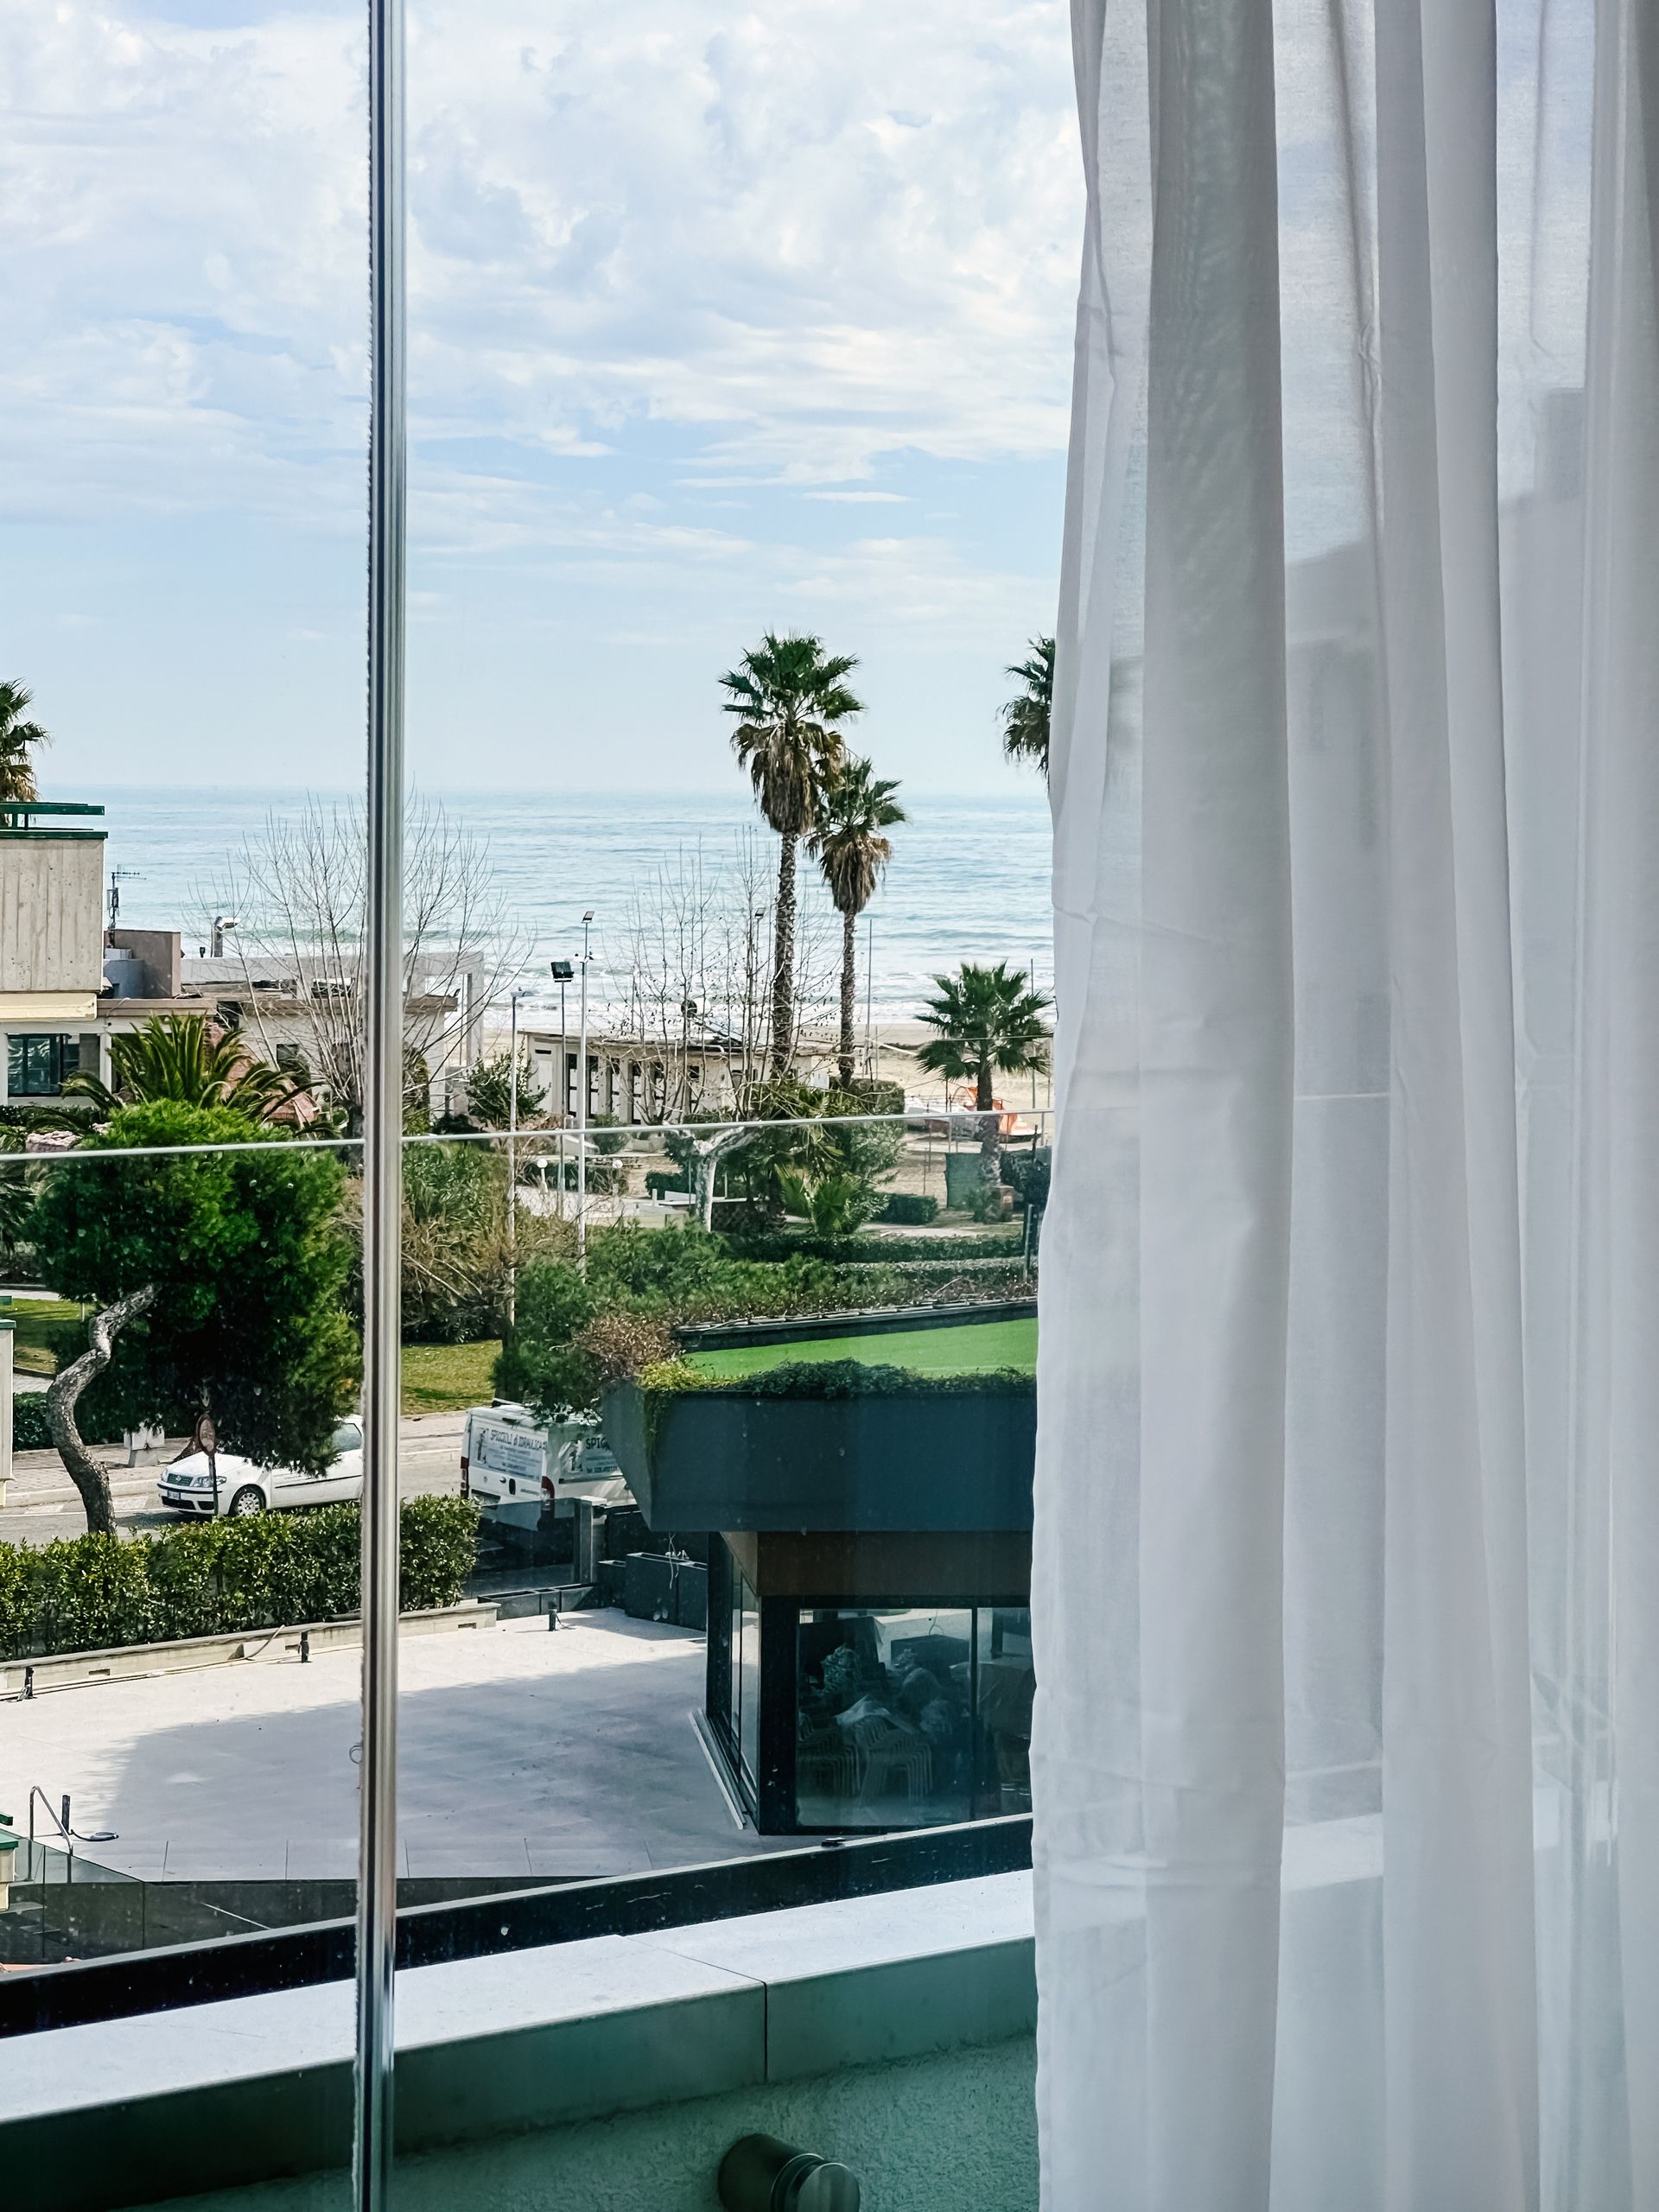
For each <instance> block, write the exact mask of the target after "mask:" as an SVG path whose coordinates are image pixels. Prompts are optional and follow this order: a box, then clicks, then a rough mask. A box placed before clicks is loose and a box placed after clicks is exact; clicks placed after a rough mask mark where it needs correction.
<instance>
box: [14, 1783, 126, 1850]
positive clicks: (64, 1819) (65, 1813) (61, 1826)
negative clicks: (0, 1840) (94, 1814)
mask: <svg viewBox="0 0 1659 2212" xmlns="http://www.w3.org/2000/svg"><path fill="white" fill-rule="evenodd" d="M37 1797H38V1798H39V1799H40V1801H41V1804H42V1805H44V1806H45V1808H46V1814H47V1818H48V1820H49V1821H51V1823H52V1825H53V1827H54V1828H56V1830H57V1832H58V1834H60V1836H61V1837H62V1839H63V1840H64V1842H65V1844H66V1845H67V1847H68V1853H69V1856H70V1858H71V1859H73V1857H74V1855H75V1846H76V1845H77V1844H78V1843H115V1842H118V1840H119V1833H120V1832H119V1830H118V1829H116V1828H93V1829H92V1830H90V1831H89V1832H88V1833H87V1834H86V1835H82V1834H81V1833H80V1831H79V1828H76V1827H72V1826H71V1824H70V1819H69V1802H70V1801H69V1792H68V1791H67V1789H66V1790H65V1791H64V1793H63V1796H62V1797H61V1798H60V1801H59V1802H60V1805H61V1806H62V1810H61V1812H57V1813H54V1811H53V1809H52V1800H51V1799H50V1798H49V1797H48V1796H47V1794H46V1792H45V1790H44V1789H41V1785H40V1783H38V1782H31V1783H29V1862H30V1864H31V1865H33V1863H34V1858H35V1799H36V1798H37Z"/></svg>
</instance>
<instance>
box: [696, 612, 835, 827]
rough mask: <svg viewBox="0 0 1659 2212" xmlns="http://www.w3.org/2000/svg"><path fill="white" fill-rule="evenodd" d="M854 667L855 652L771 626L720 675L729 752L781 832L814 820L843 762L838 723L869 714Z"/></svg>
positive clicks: (762, 807)
mask: <svg viewBox="0 0 1659 2212" xmlns="http://www.w3.org/2000/svg"><path fill="white" fill-rule="evenodd" d="M857 665H858V663H857V661H856V660H855V658H853V657H852V655H851V654H850V653H826V652H824V650H823V640H822V639H817V638H807V637H786V638H780V637H777V636H775V635H773V633H772V632H770V631H768V632H767V633H766V636H765V637H764V638H763V639H761V641H760V644H759V645H757V646H756V647H755V648H754V649H753V652H747V653H745V654H744V656H743V658H742V659H741V661H740V662H739V663H738V664H737V666H736V667H735V668H734V669H733V670H730V671H728V673H727V674H726V675H724V676H722V677H721V679H720V682H721V690H724V691H725V692H727V693H728V698H727V699H726V700H725V701H724V702H722V703H723V706H724V710H725V712H726V713H727V714H728V715H735V716H736V717H737V728H735V729H734V731H733V732H732V750H733V751H734V753H736V755H737V757H738V760H739V761H740V762H741V765H742V766H744V767H745V768H747V770H748V772H749V780H750V782H751V784H752V785H753V788H754V796H755V798H756V800H757V801H758V803H759V804H760V811H761V813H762V814H763V815H765V817H766V820H767V822H768V823H770V824H771V826H772V829H776V830H777V831H779V834H780V835H781V836H786V837H804V836H807V835H808V833H809V832H810V830H811V829H813V827H814V826H815V824H816V823H817V818H818V804H819V797H820V794H821V792H822V791H823V787H824V785H825V784H826V782H827V781H828V780H829V778H830V777H831V776H832V775H833V774H834V772H835V771H836V769H837V768H838V767H839V766H840V765H841V760H842V732H841V730H840V728H838V727H837V725H839V724H840V723H842V722H844V721H850V720H851V719H852V717H853V716H854V715H860V714H862V713H863V711H864V708H863V702H862V701H861V700H860V699H858V698H857V697H855V695H854V694H853V693H852V692H851V691H850V690H849V689H848V687H847V684H846V683H845V681H844V679H845V678H846V677H849V676H850V675H851V674H852V672H853V671H854V670H855V668H856V667H857Z"/></svg>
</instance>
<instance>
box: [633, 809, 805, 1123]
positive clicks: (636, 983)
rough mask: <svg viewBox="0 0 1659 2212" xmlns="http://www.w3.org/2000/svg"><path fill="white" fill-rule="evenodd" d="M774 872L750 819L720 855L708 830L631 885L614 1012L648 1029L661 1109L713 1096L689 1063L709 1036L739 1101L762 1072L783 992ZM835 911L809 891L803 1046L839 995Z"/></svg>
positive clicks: (800, 964) (800, 994)
mask: <svg viewBox="0 0 1659 2212" xmlns="http://www.w3.org/2000/svg"><path fill="white" fill-rule="evenodd" d="M772 873H773V870H772V857H771V854H770V852H769V850H768V849H767V848H766V843H765V842H764V840H763V839H762V838H761V836H760V834H759V833H758V832H757V831H755V830H754V829H748V828H745V829H741V830H740V831H739V832H738V833H737V834H736V836H734V839H733V840H732V842H731V843H730V844H729V845H728V846H726V847H725V848H723V849H721V850H720V851H718V852H717V853H716V854H715V855H710V854H709V851H708V850H707V849H705V847H704V846H703V845H702V844H701V843H700V842H699V843H696V844H692V845H688V846H682V847H681V848H680V849H679V850H678V851H677V853H676V854H675V855H673V856H672V858H671V859H664V860H663V861H658V864H657V866H656V867H655V868H653V869H652V871H651V872H650V873H649V874H647V875H645V876H644V877H642V878H641V879H639V880H638V881H637V882H636V883H635V884H634V886H633V889H632V898H631V900H630V904H629V908H628V914H627V919H626V924H625V925H624V931H623V959H624V963H625V968H624V972H623V974H622V975H621V976H617V977H615V978H614V981H613V988H614V989H616V991H617V996H618V1001H619V1002H618V1004H617V1005H616V1007H615V1009H614V1012H613V1020H614V1022H615V1024H616V1026H617V1027H619V1028H621V1029H625V1030H626V1033H628V1034H629V1035H630V1036H633V1037H637V1038H639V1039H640V1040H641V1042H642V1043H643V1044H644V1045H645V1046H646V1048H647V1049H648V1050H649V1052H650V1055H651V1058H652V1062H653V1063H654V1064H655V1065H656V1066H657V1067H658V1069H659V1070H660V1071H661V1072H660V1077H659V1080H658V1084H656V1086H655V1090H656V1095H655V1096H654V1098H653V1099H652V1103H651V1108H650V1115H651V1118H652V1119H653V1120H661V1121H664V1122H676V1121H677V1120H679V1119H680V1118H681V1117H682V1116H690V1115H691V1114H693V1113H694V1112H696V1111H699V1110H701V1109H705V1108H707V1106H708V1105H709V1103H710V1102H709V1100H707V1099H702V1098H699V1096H697V1095H696V1085H695V1082H694V1077H693V1073H692V1067H693V1062H694V1059H696V1058H701V1057H702V1056H703V1055H704V1054H705V1053H706V1052H707V1049H708V1047H709V1045H710V1044H715V1045H718V1046H720V1047H721V1048H722V1049H723V1051H724V1052H725V1056H726V1065H727V1068H728V1074H729V1077H730V1084H731V1094H732V1097H733V1100H734V1102H737V1103H741V1101H742V1100H743V1099H744V1098H745V1097H746V1096H747V1095H748V1092H749V1091H750V1090H751V1089H752V1088H753V1085H754V1084H756V1083H759V1082H760V1081H761V1080H763V1078H764V1077H765V1075H766V1068H767V1065H768V1062H769V1060H770V1058H771V1054H772V1001H773V997H774V992H773V988H772V982H773V979H772V969H771V964H770V963H771V948H772V935H773V930H772V919H773V918H772V896H773V885H772ZM815 889H816V887H815ZM821 910H823V911H821ZM832 919H833V918H832V917H831V916H830V915H829V912H828V911H827V909H824V906H823V900H822V899H821V898H818V897H817V896H814V897H812V898H810V899H808V900H804V902H803V906H802V912H801V915H800V919H799V923H798V927H797V930H796V931H795V957H796V968H795V983H794V992H793V1003H794V1006H795V1008H796V1015H797V1047H798V1052H801V1053H802V1055H803V1056H804V1057H805V1056H809V1055H810V1047H807V1046H804V1032H805V1030H806V1029H807V1027H808V1025H809V1023H810V1022H811V1021H812V1020H815V1019H817V1020H822V1019H823V1015H824V1014H825V1013H826V1012H827V1010H828V1009H829V1006H830V1004H831V1002H832V999H833V990H834V976H835V954H834V945H833V943H832V939H833V935H834V932H833V930H832V928H831V926H830V924H831V921H832ZM624 992H626V1001H625V1002H624V1000H623V994H624Z"/></svg>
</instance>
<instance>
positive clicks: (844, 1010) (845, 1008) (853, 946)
mask: <svg viewBox="0 0 1659 2212" xmlns="http://www.w3.org/2000/svg"><path fill="white" fill-rule="evenodd" d="M857 961H858V916H857V915H856V914H854V913H845V914H843V915H842V918H841V1087H842V1090H851V1089H852V1087H853V1001H854V999H855V995H856V993H857V988H858V976H857Z"/></svg>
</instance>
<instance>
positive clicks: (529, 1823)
mask: <svg viewBox="0 0 1659 2212" xmlns="http://www.w3.org/2000/svg"><path fill="white" fill-rule="evenodd" d="M400 1678H401V1687H402V1695H401V1702H400V1706H399V1726H400V1731H401V1744H400V1765H399V1780H398V1829H399V1872H403V1873H407V1874H411V1875H423V1874H424V1875H433V1874H467V1875H474V1874H476V1875H516V1876H524V1875H525V1874H548V1875H568V1876H573V1877H581V1876H583V1875H602V1874H621V1873H632V1872H644V1871H647V1870H649V1869H650V1868H652V1867H657V1866H687V1865H692V1864H695V1863H696V1862H697V1861H698V1860H702V1859H732V1858H736V1857H739V1856H740V1855H742V1854H744V1853H749V1852H753V1851H757V1850H767V1849H772V1850H779V1849H788V1848H791V1847H795V1848H798V1839H791V1838H788V1837H758V1836H756V1835H755V1834H753V1831H752V1830H750V1829H747V1828H740V1827H738V1825H737V1823H736V1821H734V1818H733V1815H732V1814H731V1813H730V1811H729V1810H728V1807H727V1803H726V1800H725V1798H724V1797H723V1796H722V1795H721V1790H720V1789H719V1787H718V1785H717V1784H716V1783H715V1778H714V1775H713V1773H712V1771H711V1770H710V1768H709V1762H708V1758H707V1757H706V1756H705V1753H704V1751H703V1749H702V1744H701V1742H700V1740H699V1739H698V1738H697V1735H696V1732H695V1730H694V1728H693V1726H692V1720H691V1715H692V1713H693V1710H694V1708H696V1707H701V1705H702V1689H703V1642H702V1637H699V1636H695V1635H693V1634H691V1633H690V1632H689V1631H687V1630H683V1629H675V1628H669V1627H665V1626H662V1625H659V1624H657V1623H655V1622H651V1621H633V1620H629V1619H628V1618H626V1616H625V1615H624V1614H622V1613H620V1612H617V1611H598V1612H591V1613H583V1614H572V1615H567V1616H566V1618H565V1621H564V1624H563V1627H562V1628H560V1629H559V1630H557V1632H556V1633H555V1632H550V1630H548V1629H547V1628H546V1626H545V1625H544V1624H543V1623H542V1622H540V1621H537V1620H535V1619H528V1618H527V1619H524V1620H518V1621H510V1622H505V1623H503V1624H500V1625H499V1626H498V1627H496V1628H493V1629H482V1630H464V1631H461V1632H456V1633H448V1634H440V1635H427V1636H405V1637H404V1638H403V1639H402V1648H401V1660H400ZM358 1690H359V1653H358V1652H356V1651H353V1650H348V1651H338V1652H327V1653H319V1654H318V1655H317V1656H316V1657H315V1658H314V1659H313V1660H312V1661H311V1662H310V1663H309V1664H308V1665H307V1666H301V1665H300V1664H298V1662H296V1661H294V1660H291V1659H272V1660H264V1661H255V1662H244V1663H240V1664H235V1665H231V1666H222V1667H217V1668H213V1669H200V1670H199V1671H197V1672H194V1673H189V1674H174V1675H151V1676H149V1677H145V1678H143V1679H140V1680H137V1681H109V1682H97V1683H92V1684H91V1685H88V1686H86V1687H85V1688H73V1689H62V1690H54V1691H51V1692H49V1693H47V1694H44V1695H41V1696H40V1697H37V1698H35V1700H33V1701H32V1702H30V1703H26V1704H25V1703H21V1702H19V1703H15V1704H5V1705H0V1781H3V1783H4V1789H5V1797H4V1802H6V1803H8V1804H10V1803H13V1802H16V1803H17V1804H20V1805H21V1804H22V1802H23V1800H24V1796H25V1794H26V1792H27V1789H28V1787H29V1783H39V1784H40V1786H41V1789H43V1790H44V1791H45V1792H46V1793H47V1796H48V1798H49V1800H50V1801H51V1802H52V1803H54V1804H55V1803H56V1802H57V1801H58V1799H59V1797H60V1796H61V1794H62V1793H63V1792H64V1791H65V1790H67V1791H69V1792H70V1793H71V1794H72V1795H73V1799H74V1821H75V1826H76V1827H78V1828H79V1829H81V1830H82V1831H83V1832H85V1831H88V1830H92V1829H96V1828H113V1829H115V1830H116V1831H117V1832H118V1839H119V1840H118V1841H117V1842H114V1843H105V1844H99V1845H96V1846H92V1847H89V1850H88V1855H89V1856H90V1857H92V1858H94V1859H98V1860H99V1862H100V1863H101V1864H103V1865H105V1866H112V1867H115V1868H116V1869H118V1871H119V1872H124V1873H130V1874H134V1875H137V1876H138V1877H140V1878H146V1879H150V1880H160V1879H167V1878H172V1879H175V1880H196V1881H219V1880H238V1879H239V1880H260V1879H282V1878H290V1879H299V1878H326V1877H330V1876H340V1875H352V1874H354V1873H355V1872H356V1866H357V1818H358V1771H359V1770H358V1767H357V1765H356V1763H355V1758H354V1754H355V1751H356V1748H357V1746H358V1744H359V1738H360V1734H361V1726H360V1721H359V1708H358V1702H357V1700H358Z"/></svg>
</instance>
